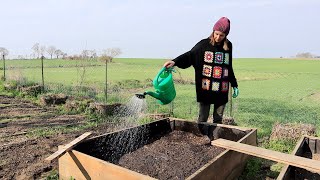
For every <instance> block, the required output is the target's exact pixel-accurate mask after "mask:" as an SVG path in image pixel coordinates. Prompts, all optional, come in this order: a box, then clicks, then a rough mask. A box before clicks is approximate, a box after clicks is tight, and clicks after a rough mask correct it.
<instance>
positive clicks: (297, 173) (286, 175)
mask: <svg viewBox="0 0 320 180" xmlns="http://www.w3.org/2000/svg"><path fill="white" fill-rule="evenodd" d="M292 154H294V155H296V156H301V157H305V158H308V159H313V160H319V161H320V138H316V137H311V136H303V137H302V138H301V139H300V140H299V141H298V143H297V145H296V147H295V149H294V150H293V152H292ZM277 179H279V180H289V179H296V180H300V179H302V180H304V179H320V174H319V173H316V172H311V171H308V170H306V169H303V168H298V167H295V166H288V165H286V166H284V167H283V168H282V171H281V172H280V174H279V176H278V178H277Z"/></svg>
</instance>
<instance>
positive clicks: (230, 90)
mask: <svg viewBox="0 0 320 180" xmlns="http://www.w3.org/2000/svg"><path fill="white" fill-rule="evenodd" d="M228 98H229V104H230V110H229V111H230V114H229V115H230V117H233V114H232V87H231V84H230V83H229V97H228Z"/></svg>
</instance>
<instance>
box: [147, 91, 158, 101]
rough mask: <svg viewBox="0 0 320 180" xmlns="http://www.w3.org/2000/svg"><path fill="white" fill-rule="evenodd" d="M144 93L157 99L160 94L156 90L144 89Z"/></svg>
mask: <svg viewBox="0 0 320 180" xmlns="http://www.w3.org/2000/svg"><path fill="white" fill-rule="evenodd" d="M144 94H147V95H149V96H152V97H154V98H156V99H159V100H160V99H161V97H160V94H159V93H158V92H152V91H146V92H144Z"/></svg>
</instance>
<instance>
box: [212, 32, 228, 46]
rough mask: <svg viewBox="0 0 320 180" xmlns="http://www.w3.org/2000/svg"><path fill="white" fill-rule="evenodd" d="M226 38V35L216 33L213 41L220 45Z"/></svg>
mask: <svg viewBox="0 0 320 180" xmlns="http://www.w3.org/2000/svg"><path fill="white" fill-rule="evenodd" d="M225 37H226V34H225V33H223V32H221V31H214V33H213V39H214V41H215V42H217V43H219V42H221V41H222V40H223V39H224V38H225Z"/></svg>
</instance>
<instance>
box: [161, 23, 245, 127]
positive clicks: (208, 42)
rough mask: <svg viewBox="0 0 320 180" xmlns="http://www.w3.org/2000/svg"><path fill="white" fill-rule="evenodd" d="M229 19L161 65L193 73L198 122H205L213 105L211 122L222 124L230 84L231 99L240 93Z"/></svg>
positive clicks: (216, 24)
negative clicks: (191, 46) (229, 37)
mask: <svg viewBox="0 0 320 180" xmlns="http://www.w3.org/2000/svg"><path fill="white" fill-rule="evenodd" d="M229 31H230V20H229V19H228V18H226V17H222V18H220V19H219V20H218V21H217V22H216V23H215V25H214V26H213V32H212V34H211V35H210V37H209V38H206V39H203V40H201V41H200V42H198V43H197V44H196V45H195V46H194V47H193V48H192V49H191V50H190V51H188V52H186V53H184V54H182V55H180V56H179V57H177V58H175V59H173V60H172V61H167V62H166V63H165V64H164V66H165V67H167V68H169V67H172V66H178V67H179V68H182V69H185V68H188V67H190V66H193V67H194V70H195V81H196V92H197V101H198V102H199V117H198V122H206V121H207V120H208V117H209V112H210V105H211V104H214V112H213V122H214V123H222V117H223V112H224V108H225V106H226V103H227V102H228V90H229V82H230V83H231V86H232V87H233V90H234V93H233V97H234V98H236V97H237V96H238V94H239V90H238V83H237V80H236V78H235V75H234V72H233V68H232V43H231V42H230V41H229V40H228V39H227V36H228V34H229Z"/></svg>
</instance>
